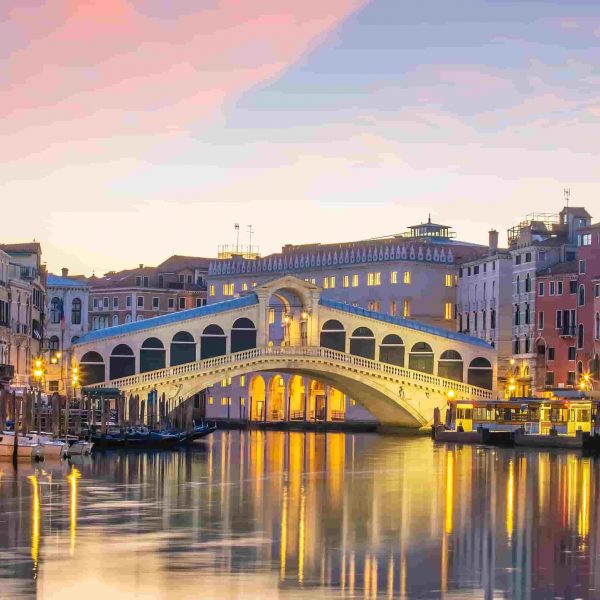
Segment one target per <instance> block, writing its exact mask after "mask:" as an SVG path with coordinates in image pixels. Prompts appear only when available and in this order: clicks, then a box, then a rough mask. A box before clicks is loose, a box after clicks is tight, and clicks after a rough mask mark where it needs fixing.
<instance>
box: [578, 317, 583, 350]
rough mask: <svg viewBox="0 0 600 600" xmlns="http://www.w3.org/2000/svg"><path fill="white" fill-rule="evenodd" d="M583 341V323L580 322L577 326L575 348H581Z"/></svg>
mask: <svg viewBox="0 0 600 600" xmlns="http://www.w3.org/2000/svg"><path fill="white" fill-rule="evenodd" d="M583 342H584V339H583V324H582V323H580V324H579V327H578V328H577V348H579V349H581V348H583Z"/></svg>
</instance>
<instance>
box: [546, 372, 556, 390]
mask: <svg viewBox="0 0 600 600" xmlns="http://www.w3.org/2000/svg"><path fill="white" fill-rule="evenodd" d="M546 385H547V386H548V387H552V386H553V385H554V373H552V371H546Z"/></svg>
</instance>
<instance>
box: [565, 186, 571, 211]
mask: <svg viewBox="0 0 600 600" xmlns="http://www.w3.org/2000/svg"><path fill="white" fill-rule="evenodd" d="M570 198H571V188H565V202H566V203H567V208H569V199H570Z"/></svg>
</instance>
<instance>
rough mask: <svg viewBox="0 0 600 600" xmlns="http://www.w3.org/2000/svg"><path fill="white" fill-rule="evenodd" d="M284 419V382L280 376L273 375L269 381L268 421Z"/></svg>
mask: <svg viewBox="0 0 600 600" xmlns="http://www.w3.org/2000/svg"><path fill="white" fill-rule="evenodd" d="M284 418H285V382H284V381H283V377H281V375H274V376H273V377H271V380H270V381H269V414H268V415H267V419H268V420H269V421H281V420H283V419H284Z"/></svg>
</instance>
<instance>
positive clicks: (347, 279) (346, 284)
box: [344, 275, 350, 288]
mask: <svg viewBox="0 0 600 600" xmlns="http://www.w3.org/2000/svg"><path fill="white" fill-rule="evenodd" d="M344 287H345V288H347V287H350V277H349V276H348V275H344Z"/></svg>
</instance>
